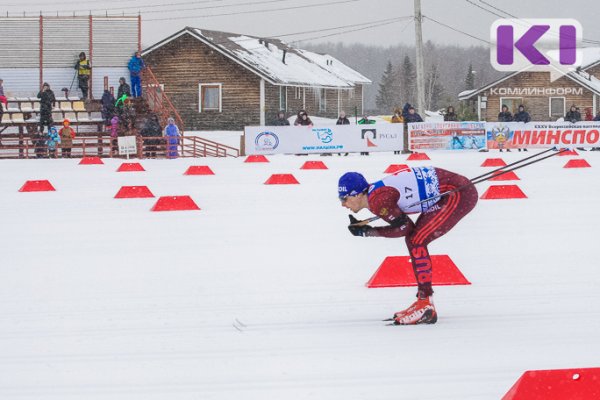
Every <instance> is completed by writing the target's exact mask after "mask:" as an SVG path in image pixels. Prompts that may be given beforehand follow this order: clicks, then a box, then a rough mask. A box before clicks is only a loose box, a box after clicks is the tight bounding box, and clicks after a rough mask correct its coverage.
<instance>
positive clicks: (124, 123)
mask: <svg viewBox="0 0 600 400" xmlns="http://www.w3.org/2000/svg"><path fill="white" fill-rule="evenodd" d="M117 114H118V116H119V124H120V125H121V131H122V132H124V133H125V135H128V134H133V128H134V127H135V126H134V124H135V109H134V108H133V104H131V100H130V99H129V98H126V99H125V101H124V102H123V105H122V106H121V107H118V108H117ZM159 131H160V129H159Z"/></svg>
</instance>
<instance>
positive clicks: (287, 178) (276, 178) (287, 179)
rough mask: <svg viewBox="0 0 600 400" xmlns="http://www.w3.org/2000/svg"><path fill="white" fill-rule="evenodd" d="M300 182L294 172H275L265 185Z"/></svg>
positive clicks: (295, 183)
mask: <svg viewBox="0 0 600 400" xmlns="http://www.w3.org/2000/svg"><path fill="white" fill-rule="evenodd" d="M298 184H300V182H298V180H297V179H296V178H295V177H294V175H292V174H273V175H271V177H270V178H269V179H267V180H266V181H265V185H298Z"/></svg>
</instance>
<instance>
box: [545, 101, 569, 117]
mask: <svg viewBox="0 0 600 400" xmlns="http://www.w3.org/2000/svg"><path fill="white" fill-rule="evenodd" d="M549 108H550V118H557V119H558V118H562V117H564V116H565V114H566V108H565V98H564V97H550V107H549Z"/></svg>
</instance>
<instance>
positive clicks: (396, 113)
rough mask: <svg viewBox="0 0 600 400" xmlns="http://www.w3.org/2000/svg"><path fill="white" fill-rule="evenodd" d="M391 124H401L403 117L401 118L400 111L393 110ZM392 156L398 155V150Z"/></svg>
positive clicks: (397, 109)
mask: <svg viewBox="0 0 600 400" xmlns="http://www.w3.org/2000/svg"><path fill="white" fill-rule="evenodd" d="M391 122H392V124H403V123H404V117H403V116H402V110H400V109H399V108H396V109H395V110H394V115H393V116H392V121H391ZM394 154H400V150H394Z"/></svg>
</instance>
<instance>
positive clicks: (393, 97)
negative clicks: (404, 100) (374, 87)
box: [375, 60, 399, 113]
mask: <svg viewBox="0 0 600 400" xmlns="http://www.w3.org/2000/svg"><path fill="white" fill-rule="evenodd" d="M398 103H399V93H398V84H397V73H396V72H395V71H394V67H393V65H392V62H391V61H389V60H388V63H387V67H386V69H385V71H384V72H383V75H382V76H381V81H380V82H379V91H378V92H377V97H375V105H376V106H377V109H378V110H379V112H381V113H387V112H391V110H393V109H394V107H397V106H398Z"/></svg>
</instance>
